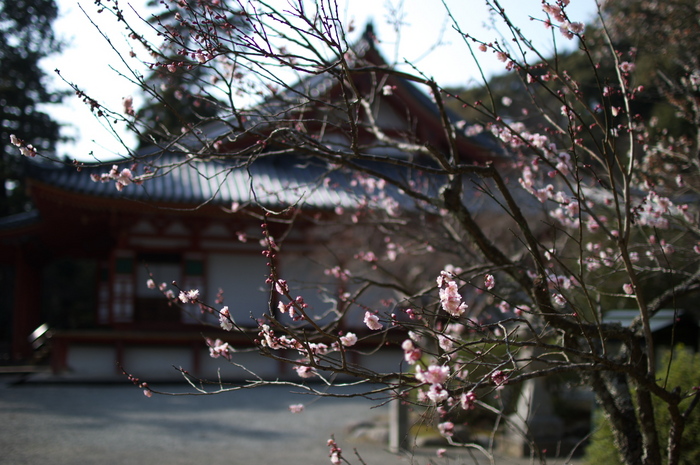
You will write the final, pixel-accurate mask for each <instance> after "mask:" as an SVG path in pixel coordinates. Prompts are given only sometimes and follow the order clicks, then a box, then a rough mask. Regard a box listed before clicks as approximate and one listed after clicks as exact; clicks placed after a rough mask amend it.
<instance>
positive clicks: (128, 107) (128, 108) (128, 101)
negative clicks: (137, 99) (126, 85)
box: [122, 95, 135, 116]
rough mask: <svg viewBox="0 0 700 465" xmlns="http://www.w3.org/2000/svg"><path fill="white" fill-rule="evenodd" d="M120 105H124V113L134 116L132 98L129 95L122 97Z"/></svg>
mask: <svg viewBox="0 0 700 465" xmlns="http://www.w3.org/2000/svg"><path fill="white" fill-rule="evenodd" d="M122 106H123V107H124V113H126V114H127V115H129V116H134V114H135V111H134V98H133V97H132V96H131V95H129V96H128V97H124V98H122Z"/></svg>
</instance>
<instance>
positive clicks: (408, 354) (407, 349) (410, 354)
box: [401, 339, 423, 365]
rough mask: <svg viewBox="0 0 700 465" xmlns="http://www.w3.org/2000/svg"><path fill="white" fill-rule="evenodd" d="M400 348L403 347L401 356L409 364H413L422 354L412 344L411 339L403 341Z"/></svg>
mask: <svg viewBox="0 0 700 465" xmlns="http://www.w3.org/2000/svg"><path fill="white" fill-rule="evenodd" d="M401 348H402V349H403V357H404V359H405V360H406V363H408V364H409V365H415V364H416V362H417V361H418V360H420V359H421V357H422V356H423V353H422V352H421V350H420V349H419V348H417V347H416V346H414V345H413V341H412V340H410V339H406V340H405V341H403V343H402V344H401Z"/></svg>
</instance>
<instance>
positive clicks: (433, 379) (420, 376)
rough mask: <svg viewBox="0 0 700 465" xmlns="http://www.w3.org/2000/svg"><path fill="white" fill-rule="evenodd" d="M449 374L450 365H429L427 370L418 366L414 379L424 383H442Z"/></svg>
mask: <svg viewBox="0 0 700 465" xmlns="http://www.w3.org/2000/svg"><path fill="white" fill-rule="evenodd" d="M448 376H450V367H448V366H446V365H443V366H438V365H430V366H429V367H428V369H427V370H424V369H423V368H422V367H420V366H419V367H418V370H417V371H416V379H417V380H418V381H421V382H423V383H426V384H442V383H444V382H445V381H447V377H448Z"/></svg>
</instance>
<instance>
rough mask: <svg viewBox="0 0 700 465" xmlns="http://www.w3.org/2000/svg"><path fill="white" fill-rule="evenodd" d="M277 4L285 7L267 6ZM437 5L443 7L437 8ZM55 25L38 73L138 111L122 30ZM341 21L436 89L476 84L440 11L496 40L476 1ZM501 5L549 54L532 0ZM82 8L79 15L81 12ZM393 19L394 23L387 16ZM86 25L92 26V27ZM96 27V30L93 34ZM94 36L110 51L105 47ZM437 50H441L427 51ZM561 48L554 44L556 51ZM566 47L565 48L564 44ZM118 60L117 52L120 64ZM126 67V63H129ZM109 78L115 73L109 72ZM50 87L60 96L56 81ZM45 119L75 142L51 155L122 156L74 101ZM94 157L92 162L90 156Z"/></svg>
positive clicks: (364, 11) (365, 10)
mask: <svg viewBox="0 0 700 465" xmlns="http://www.w3.org/2000/svg"><path fill="white" fill-rule="evenodd" d="M272 1H273V2H277V3H282V2H284V1H287V0H272ZM443 1H444V3H443ZM57 2H58V5H59V9H60V17H59V19H58V20H57V21H56V23H55V30H56V32H57V33H58V35H59V37H61V38H62V39H63V40H64V41H65V42H66V47H65V48H64V51H63V53H61V54H60V55H56V56H54V57H51V58H49V59H46V60H44V63H43V66H44V67H45V68H46V69H47V70H49V71H50V73H51V74H52V75H53V74H54V73H53V70H54V69H59V70H60V71H61V75H62V76H63V77H64V78H66V79H67V80H69V81H71V82H74V83H75V84H77V85H78V86H79V87H80V88H81V89H83V90H84V91H86V93H87V94H88V95H90V96H92V97H93V98H95V99H97V100H98V101H100V102H101V103H103V104H105V105H106V106H108V107H111V108H114V109H119V108H120V107H121V102H122V98H123V97H126V96H134V98H135V101H136V104H137V106H138V103H139V92H138V88H137V87H136V86H135V85H134V84H132V83H130V82H129V81H128V80H127V79H125V78H124V77H120V76H119V75H118V73H117V72H118V71H122V72H123V71H124V65H123V64H122V62H121V58H120V54H119V53H117V52H115V51H114V50H113V49H112V45H113V46H114V47H116V48H118V49H120V50H122V51H124V50H128V48H126V47H125V46H124V45H125V44H127V43H128V41H127V40H126V38H125V37H124V29H123V27H122V26H119V25H118V24H116V21H114V19H113V16H112V15H110V14H108V13H106V12H102V13H97V7H96V6H95V5H94V2H92V1H91V0H81V1H75V0H57ZM339 2H341V7H340V11H341V16H345V17H346V18H347V21H350V20H352V21H353V22H354V24H355V26H356V32H355V34H360V33H361V31H362V30H364V27H365V25H366V24H367V22H368V21H372V22H373V24H374V27H375V32H376V33H377V36H378V38H379V40H380V44H379V47H380V50H381V51H382V53H383V54H384V56H385V58H386V59H387V60H389V61H394V60H395V61H397V62H403V61H404V60H408V61H410V62H412V63H414V64H415V65H417V66H418V67H419V68H420V69H421V70H422V71H423V72H425V73H426V74H428V75H430V76H432V77H434V78H435V79H436V80H437V81H438V83H440V84H442V85H443V86H466V85H470V84H471V85H474V84H475V83H478V77H479V73H478V69H477V68H476V66H475V64H474V62H473V60H472V58H471V57H470V56H469V52H468V50H467V48H466V47H465V46H464V43H463V41H462V39H461V37H460V36H459V35H458V34H457V33H456V32H454V31H453V30H451V27H450V26H451V23H450V20H449V18H448V14H447V10H446V7H445V5H446V6H447V8H449V9H450V12H451V13H452V15H453V16H454V18H455V19H456V20H457V22H458V23H459V25H460V27H461V28H462V30H464V31H466V32H469V33H470V34H471V35H473V36H475V37H479V38H483V39H485V40H493V39H494V38H496V32H495V31H493V30H491V29H489V27H488V26H487V25H488V24H490V19H489V18H490V17H489V13H488V9H487V8H486V5H485V2H484V0H339ZM145 4H146V0H131V1H126V0H122V1H121V2H120V5H121V6H122V8H124V9H125V10H126V11H127V13H128V14H130V15H131V18H132V19H136V20H138V19H137V17H136V16H135V13H133V11H132V10H135V11H138V12H139V14H140V15H141V16H143V17H147V16H148V15H149V14H152V13H153V12H157V11H154V10H148V9H146V8H145ZM501 4H502V5H503V6H504V8H505V9H506V10H507V11H509V12H510V16H511V17H512V18H513V19H514V20H515V21H517V24H518V25H519V26H521V27H522V28H523V29H524V30H525V31H526V34H528V36H530V37H535V38H536V39H537V40H539V43H540V44H542V47H544V49H545V50H551V49H552V46H551V44H550V42H551V36H550V33H548V32H547V31H546V30H545V29H544V27H542V25H541V24H539V23H537V22H534V21H530V20H529V17H530V16H535V17H538V18H542V17H544V14H543V13H542V9H541V1H540V0H502V1H501ZM81 8H82V9H81ZM569 8H570V9H569V10H568V11H569V16H570V17H571V18H572V19H574V20H578V21H582V22H586V21H588V20H589V19H590V18H592V17H593V16H594V13H595V2H594V0H572V2H571V5H570V7H569ZM390 11H394V12H398V16H399V17H401V18H402V26H401V28H400V33H399V34H398V35H397V34H396V32H395V30H394V27H393V25H392V22H391V21H389V18H390V17H392V15H391V14H390V13H389V12H390ZM393 16H394V17H396V15H393ZM93 23H94V24H93ZM96 25H97V26H98V27H99V30H98V29H97V27H96ZM102 33H103V34H104V35H105V36H107V37H108V38H109V39H110V40H111V41H112V43H111V44H110V43H108V41H107V40H106V38H105V37H104V36H103V35H102ZM437 42H440V43H441V44H440V45H438V46H435V44H436V43H437ZM562 42H566V41H562V40H559V43H562ZM566 45H567V46H569V47H571V46H574V45H575V44H574V43H573V42H569V43H566ZM123 55H124V53H123V52H122V56H123ZM479 58H480V62H481V65H482V67H483V68H484V70H485V71H486V73H487V75H494V74H498V73H499V72H502V71H503V63H501V62H499V61H498V60H496V59H495V57H494V56H493V54H488V53H487V54H483V55H482V56H480V57H479ZM132 63H133V62H132ZM115 70H116V71H115ZM54 85H55V86H57V87H59V88H66V85H65V84H64V83H63V82H62V81H60V80H59V79H54ZM47 111H49V113H50V114H51V115H52V116H53V117H54V118H55V119H56V120H58V121H59V122H60V123H64V124H65V125H66V126H65V128H64V130H63V134H64V135H66V136H70V137H72V138H74V139H75V140H74V141H73V142H70V143H63V144H60V145H59V146H58V154H59V155H67V156H68V157H70V158H75V159H78V160H81V161H91V160H94V159H95V158H97V159H99V160H107V159H114V158H117V157H119V155H120V154H121V155H123V154H124V153H125V152H126V151H125V150H124V148H123V147H122V146H121V144H120V143H119V141H118V140H117V139H116V138H115V136H114V135H113V134H112V133H111V132H110V131H108V130H107V129H105V128H104V127H103V126H102V125H101V124H100V123H99V122H98V120H97V119H96V118H95V117H93V116H92V114H91V113H90V111H89V109H88V107H87V106H86V105H85V104H84V103H82V102H81V101H80V99H78V98H77V97H75V96H70V97H69V98H67V99H66V101H65V103H64V104H63V105H61V106H60V107H53V108H48V109H47ZM118 133H119V137H121V138H123V140H124V141H125V143H126V144H127V146H134V145H135V139H133V138H132V137H131V136H130V135H129V134H128V132H127V131H125V130H123V128H118ZM91 152H92V153H93V154H94V157H93V156H91V155H90V153H91Z"/></svg>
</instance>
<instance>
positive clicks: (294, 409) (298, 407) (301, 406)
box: [289, 404, 304, 413]
mask: <svg viewBox="0 0 700 465" xmlns="http://www.w3.org/2000/svg"><path fill="white" fill-rule="evenodd" d="M289 411H290V412H292V413H301V412H303V411H304V404H293V405H290V406H289Z"/></svg>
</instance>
